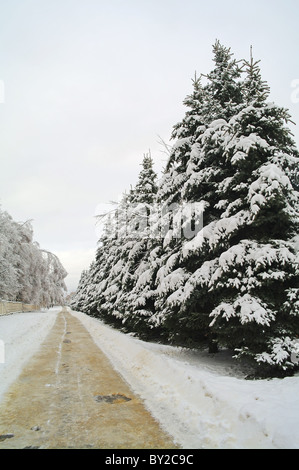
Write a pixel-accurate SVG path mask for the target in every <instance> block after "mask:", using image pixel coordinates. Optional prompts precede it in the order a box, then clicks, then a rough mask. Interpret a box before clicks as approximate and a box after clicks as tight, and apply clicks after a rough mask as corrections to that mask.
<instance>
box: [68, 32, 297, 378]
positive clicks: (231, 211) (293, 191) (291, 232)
mask: <svg viewBox="0 0 299 470" xmlns="http://www.w3.org/2000/svg"><path fill="white" fill-rule="evenodd" d="M213 53H214V68H213V70H212V71H211V72H210V73H209V74H207V75H204V76H200V77H199V78H198V77H196V76H195V78H194V80H193V91H192V93H191V94H190V95H189V96H187V98H186V100H185V101H184V104H185V105H186V107H187V111H186V114H185V116H184V117H183V119H182V121H181V122H180V123H178V124H177V125H176V126H174V129H173V133H172V138H173V140H174V144H173V146H172V149H171V152H170V155H169V159H168V162H167V165H166V169H165V172H164V174H163V175H162V178H161V180H160V181H159V182H158V184H157V185H156V181H155V175H154V173H153V171H152V166H151V162H150V159H149V158H148V159H147V161H146V160H144V162H143V169H142V172H141V174H140V177H139V180H138V183H137V185H136V187H135V188H134V189H133V190H131V191H130V193H129V194H128V195H126V196H125V197H124V198H123V200H122V202H121V204H120V207H119V210H118V212H117V217H114V222H113V224H112V225H113V230H114V232H113V233H114V236H112V237H111V236H109V237H107V236H104V239H103V240H102V246H100V247H99V250H98V253H97V258H96V261H95V263H94V265H93V267H92V269H91V270H90V271H89V273H88V275H86V276H85V278H84V279H83V281H82V284H83V286H82V288H83V292H84V299H85V300H84V302H85V304H84V307H82V308H85V311H88V310H89V311H92V312H95V311H97V313H98V314H99V315H100V316H102V317H104V318H110V319H111V318H114V319H116V321H117V322H118V323H119V325H122V327H123V326H124V325H125V326H126V328H127V329H134V330H135V331H137V332H138V333H139V334H140V333H141V334H142V335H144V336H150V335H151V334H152V335H155V334H156V335H157V334H159V335H161V336H160V337H162V336H163V338H166V339H168V340H171V341H175V342H177V343H178V342H179V343H180V344H184V345H187V346H188V345H193V346H202V345H206V346H207V345H209V348H210V350H211V351H216V350H217V347H218V345H219V346H224V347H228V348H231V349H232V350H233V351H234V352H233V354H234V355H235V356H236V357H238V358H247V359H249V360H251V361H252V362H253V363H254V364H255V365H256V366H257V367H258V370H259V373H261V374H263V373H264V374H268V375H269V374H270V375H271V374H273V375H275V374H276V375H277V374H288V373H292V371H293V370H294V366H295V364H294V363H293V362H292V361H291V354H292V352H294V351H295V350H296V348H297V346H298V340H297V337H298V334H299V290H298V278H299V276H298V274H299V272H298V245H299V243H298V235H297V234H298V221H299V207H298V192H297V189H298V186H297V184H296V175H297V174H298V163H299V155H298V151H297V149H296V145H295V143H294V141H293V137H292V134H291V132H290V130H289V128H288V124H289V122H290V115H289V113H288V111H287V110H285V109H284V108H281V107H279V106H277V105H275V104H274V103H271V102H269V93H270V88H269V86H268V84H267V83H265V82H264V81H263V80H262V77H261V70H260V67H259V62H256V61H254V60H253V58H252V55H251V57H250V60H249V61H242V62H240V61H237V60H235V59H234V56H233V54H232V53H231V50H230V49H229V48H226V47H224V46H223V45H221V44H220V42H219V41H216V43H215V45H214V47H213ZM157 187H158V188H157ZM153 204H154V205H155V204H156V206H155V210H154V211H153V210H152V207H153ZM149 214H150V217H151V224H150V225H149V224H147V223H144V220H145V221H146V222H147V221H148V217H149ZM110 232H111V229H110ZM137 233H138V237H137V238H136V234H137ZM110 235H111V233H110ZM80 289H81V287H79V289H78V295H79V294H80ZM77 305H79V303H78V304H77Z"/></svg>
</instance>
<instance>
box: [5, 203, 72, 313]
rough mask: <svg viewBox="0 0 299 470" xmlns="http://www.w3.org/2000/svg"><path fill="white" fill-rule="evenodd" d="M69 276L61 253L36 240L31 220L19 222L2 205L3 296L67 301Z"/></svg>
mask: <svg viewBox="0 0 299 470" xmlns="http://www.w3.org/2000/svg"><path fill="white" fill-rule="evenodd" d="M66 276H67V272H66V271H65V269H64V267H63V266H62V264H61V262H60V261H59V259H58V258H57V256H56V255H54V254H53V253H50V252H49V251H45V250H42V249H41V248H40V247H39V245H38V243H37V242H34V241H33V229H32V225H31V223H30V221H27V222H25V223H19V222H16V221H15V220H13V218H12V217H11V216H10V215H9V214H8V213H7V212H4V211H2V210H1V209H0V299H2V300H12V301H19V302H24V303H29V304H35V305H40V306H43V307H50V306H52V305H63V303H64V293H65V291H66V286H65V283H64V278H65V277H66Z"/></svg>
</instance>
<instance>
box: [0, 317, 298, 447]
mask: <svg viewBox="0 0 299 470" xmlns="http://www.w3.org/2000/svg"><path fill="white" fill-rule="evenodd" d="M58 311H59V309H58ZM72 313H73V315H74V316H75V317H77V318H78V319H79V320H80V321H81V322H82V323H83V325H84V326H85V327H86V328H87V330H88V331H89V333H90V334H91V336H92V338H93V339H94V342H95V343H96V344H97V345H98V346H99V347H100V348H101V349H102V350H103V351H104V353H105V354H106V355H107V356H108V358H109V359H110V361H111V363H112V365H113V366H114V368H115V369H116V370H117V371H118V372H119V373H120V374H121V375H122V376H123V377H124V378H125V379H126V381H127V382H128V383H129V384H130V386H131V388H132V389H133V390H134V391H135V392H136V393H138V394H139V395H140V396H141V397H142V398H143V400H144V402H145V405H146V406H147V408H148V409H149V410H150V412H151V413H152V415H153V416H155V417H156V418H157V419H158V420H159V421H160V423H161V424H162V426H163V427H164V429H165V430H166V431H167V432H168V433H170V434H171V435H172V436H173V437H174V439H175V441H176V442H177V443H178V444H180V445H181V446H182V447H183V448H189V449H191V448H193V449H196V448H220V449H221V448H282V449H283V448H299V398H298V397H299V377H298V376H296V377H292V378H285V379H283V380H280V379H273V380H261V381H248V380H245V379H244V374H243V375H242V371H240V369H238V367H237V365H236V364H235V362H234V361H232V360H231V359H230V357H229V356H228V355H227V354H226V353H225V352H222V353H220V354H219V355H217V356H216V357H214V358H213V357H211V356H209V355H208V354H206V353H205V352H198V351H189V350H186V349H182V348H175V347H170V346H163V345H159V344H152V343H146V342H143V341H140V340H138V339H136V338H134V337H133V336H131V335H126V334H123V333H121V332H119V331H116V330H114V329H112V328H110V327H108V326H107V325H104V324H103V323H102V322H101V321H99V320H97V319H95V318H91V317H88V316H87V315H85V314H83V313H80V312H72ZM56 314H57V310H51V311H49V312H40V313H33V314H16V315H11V316H8V317H0V340H1V339H2V340H4V341H5V345H6V363H5V364H3V365H1V364H0V399H1V394H2V395H3V393H4V392H5V390H6V389H7V387H8V386H9V384H10V383H11V382H12V381H13V380H15V378H16V376H17V375H18V373H19V371H20V370H21V368H22V366H23V365H24V363H25V362H26V360H27V359H28V357H29V356H31V355H32V354H33V352H35V351H36V350H37V349H38V346H39V344H40V343H41V341H42V340H43V338H44V337H45V335H46V334H47V332H48V331H49V330H50V328H51V326H52V325H53V324H54V320H55V318H56Z"/></svg>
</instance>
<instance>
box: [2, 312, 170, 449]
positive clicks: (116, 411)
mask: <svg viewBox="0 0 299 470" xmlns="http://www.w3.org/2000/svg"><path fill="white" fill-rule="evenodd" d="M24 448H33V449H34V448H39V449H71V448H75V449H88V448H90V449H174V448H176V446H175V444H174V443H173V441H172V439H171V437H170V436H169V435H168V434H167V433H166V432H165V431H163V430H162V428H161V427H160V425H159V423H158V422H157V421H156V420H155V419H154V418H153V417H152V415H151V414H150V413H149V411H148V410H147V409H146V408H145V406H144V404H143V402H142V400H141V398H140V397H138V396H137V395H135V394H134V392H133V391H132V389H131V388H130V387H129V385H128V384H127V383H126V382H125V381H124V380H123V378H122V377H121V376H120V375H119V374H118V373H117V372H116V371H115V370H114V369H113V367H112V366H111V363H110V362H109V360H108V358H107V357H106V356H105V355H104V353H103V352H102V351H101V349H100V348H99V347H98V346H97V345H96V344H95V343H94V341H93V340H92V338H91V336H90V334H89V333H88V331H87V330H86V328H85V327H84V326H83V324H82V323H81V322H80V321H79V320H78V319H77V318H75V317H74V316H73V315H71V314H70V313H69V312H68V311H67V309H62V310H61V312H59V314H58V316H57V319H56V321H55V324H54V326H53V328H52V329H51V331H50V332H49V334H48V336H47V337H46V339H45V341H44V342H43V343H42V345H41V347H40V348H39V350H38V352H37V353H36V354H35V355H34V356H33V357H32V358H31V359H30V360H29V361H28V363H27V364H26V365H25V367H24V368H23V371H22V372H21V374H20V376H19V377H18V379H17V380H16V381H15V382H14V384H13V385H12V386H11V387H10V389H9V390H8V392H7V393H6V395H5V397H4V399H3V400H2V402H1V404H0V449H24Z"/></svg>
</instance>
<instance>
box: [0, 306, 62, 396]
mask: <svg viewBox="0 0 299 470" xmlns="http://www.w3.org/2000/svg"><path fill="white" fill-rule="evenodd" d="M60 310H61V307H54V308H51V309H49V310H44V311H40V312H24V313H14V314H12V315H5V316H0V341H2V342H3V343H4V356H5V357H4V359H5V362H4V364H2V363H0V400H1V399H2V398H3V395H4V394H5V392H6V391H7V389H8V388H9V386H10V385H11V384H12V383H13V382H14V381H15V380H16V379H17V377H18V375H19V374H20V372H21V370H22V368H23V367H24V365H25V364H26V362H28V360H29V359H30V358H31V357H32V356H33V354H34V353H35V352H36V351H37V350H38V348H39V346H40V344H41V343H42V342H43V340H44V339H45V337H46V336H47V334H48V333H49V331H50V329H51V328H52V326H53V325H54V322H55V319H56V316H57V313H58V312H59V311H60Z"/></svg>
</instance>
